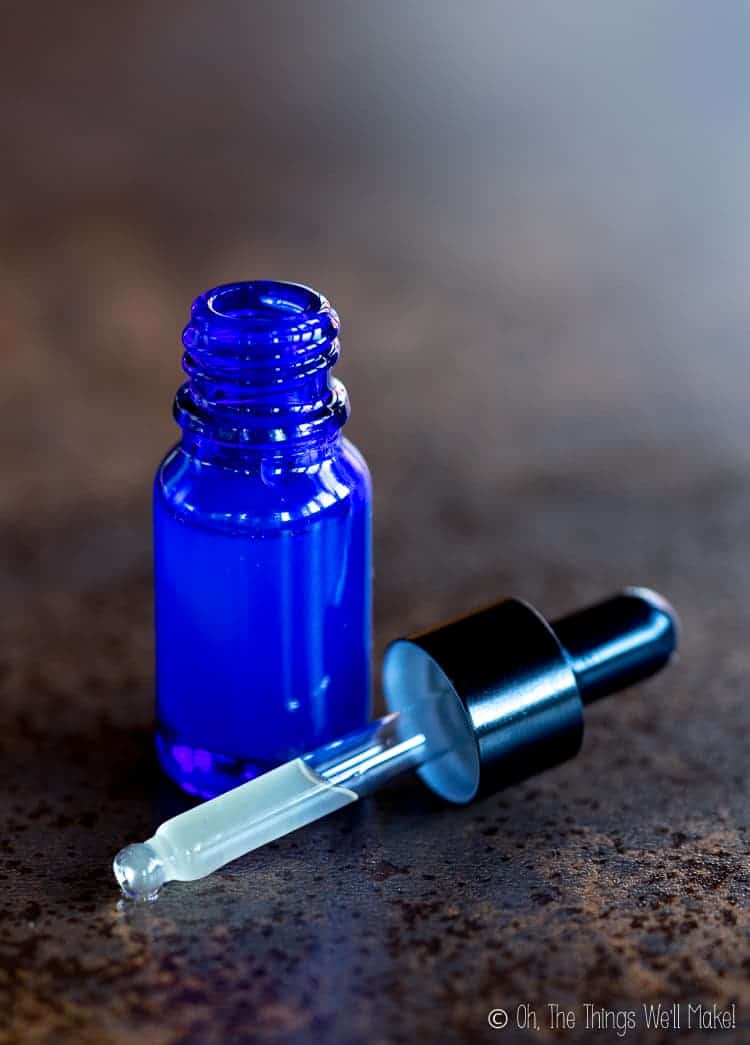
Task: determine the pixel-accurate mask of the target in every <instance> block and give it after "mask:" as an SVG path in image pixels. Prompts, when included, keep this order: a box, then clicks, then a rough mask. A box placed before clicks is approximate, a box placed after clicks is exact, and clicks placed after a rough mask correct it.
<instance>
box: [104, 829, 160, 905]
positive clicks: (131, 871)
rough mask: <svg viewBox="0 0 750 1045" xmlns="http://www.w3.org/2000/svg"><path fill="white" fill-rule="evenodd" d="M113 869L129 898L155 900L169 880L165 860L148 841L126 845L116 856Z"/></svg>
mask: <svg viewBox="0 0 750 1045" xmlns="http://www.w3.org/2000/svg"><path fill="white" fill-rule="evenodd" d="M112 870H113V871H114V874H115V878H116V879H117V884H118V885H119V886H120V889H122V892H123V894H124V895H125V896H126V897H127V898H128V899H129V900H155V899H156V897H157V896H158V895H159V890H160V889H161V887H162V886H163V885H164V883H165V882H166V880H167V873H166V868H165V866H164V861H163V860H162V858H161V857H160V856H159V854H158V853H157V852H156V850H155V849H154V848H153V846H151V845H150V844H149V843H148V842H138V843H136V844H134V845H126V846H125V848H124V849H121V850H120V852H119V853H118V854H117V856H116V857H115V858H114V861H113V862H112Z"/></svg>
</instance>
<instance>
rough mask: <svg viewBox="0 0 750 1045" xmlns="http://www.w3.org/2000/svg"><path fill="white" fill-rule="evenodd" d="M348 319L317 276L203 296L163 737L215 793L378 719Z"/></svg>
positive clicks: (181, 394)
mask: <svg viewBox="0 0 750 1045" xmlns="http://www.w3.org/2000/svg"><path fill="white" fill-rule="evenodd" d="M338 333H339V320H338V316H337V315H336V313H335V312H334V310H333V309H332V308H331V306H330V305H329V303H328V302H327V301H326V299H325V298H324V297H322V296H321V295H320V294H317V293H316V292H315V291H314V290H310V289H309V288H308V287H303V286H299V285H297V284H293V283H272V282H265V281H254V282H250V283H234V284H228V285H226V286H221V287H216V288H215V289H214V290H209V291H207V292H206V293H205V294H202V295H201V296H200V297H199V298H197V299H196V301H195V302H194V303H193V307H192V314H191V319H190V322H189V323H188V325H187V327H186V328H185V331H184V334H183V344H184V346H185V353H184V355H183V368H184V370H185V372H186V373H187V375H188V380H187V382H186V383H185V384H184V385H183V386H182V387H181V388H180V389H179V391H178V393H177V398H176V400H175V408H174V413H175V418H176V420H177V423H178V424H179V425H180V427H181V428H182V430H183V434H182V440H181V442H180V443H179V444H178V445H177V446H176V447H175V448H174V449H173V450H171V451H170V453H169V454H168V455H167V457H166V458H165V460H164V461H163V463H162V465H161V467H160V468H159V471H158V472H157V476H156V483H155V488H154V556H155V564H154V565H155V584H156V600H155V601H156V653H157V658H156V675H157V734H156V744H157V751H158V755H159V759H160V761H161V764H162V766H163V768H164V769H165V770H166V772H167V773H168V774H169V776H171V777H172V778H173V780H175V781H176V782H177V783H178V784H179V785H180V787H182V788H183V789H184V790H185V791H188V792H190V793H192V794H197V795H202V796H204V797H211V796H213V795H216V794H219V793H220V792H222V791H225V790H227V789H228V788H230V787H234V786H235V785H237V784H240V783H243V782H244V781H245V780H248V779H250V778H252V777H254V776H256V775H257V774H259V773H262V772H264V771H265V770H267V769H271V768H272V767H274V766H276V765H279V764H280V763H282V762H285V761H287V760H288V759H290V758H292V757H294V756H296V755H299V754H300V753H302V752H303V751H309V750H312V749H314V748H316V747H317V746H319V745H320V744H325V743H327V742H329V741H331V740H334V739H335V738H336V737H338V736H342V735H344V734H346V733H347V732H349V731H350V730H352V729H357V728H359V727H361V726H364V725H365V724H366V723H367V722H368V720H369V717H370V632H371V608H370V599H371V555H370V528H371V527H370V503H371V488H370V478H369V474H368V471H367V466H366V465H365V462H364V460H363V459H362V457H361V456H360V454H359V453H358V451H357V450H356V449H355V448H354V447H353V446H352V444H351V443H350V442H348V440H346V439H344V438H343V436H342V432H341V428H342V426H343V425H344V423H345V422H346V420H347V418H348V416H349V403H348V399H347V395H346V390H345V389H344V387H343V385H342V384H341V383H340V382H339V381H337V380H336V379H334V378H332V377H331V373H330V371H331V368H332V367H333V365H334V363H335V362H336V360H337V359H338V356H339V341H338Z"/></svg>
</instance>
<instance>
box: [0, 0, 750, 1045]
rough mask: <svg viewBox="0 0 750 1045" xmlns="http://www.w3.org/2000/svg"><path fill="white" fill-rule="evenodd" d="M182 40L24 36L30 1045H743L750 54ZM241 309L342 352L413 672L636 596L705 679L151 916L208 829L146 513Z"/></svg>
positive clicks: (205, 887) (511, 13)
mask: <svg viewBox="0 0 750 1045" xmlns="http://www.w3.org/2000/svg"><path fill="white" fill-rule="evenodd" d="M153 6H154V5H145V4H143V5H141V4H138V3H135V4H131V5H126V6H121V7H119V8H115V7H114V6H111V5H110V4H108V3H102V4H99V5H97V6H96V7H94V6H93V5H92V7H91V8H90V9H89V8H88V7H86V8H84V7H81V9H80V10H79V11H78V12H75V11H71V9H70V8H69V7H68V6H67V5H65V6H62V7H59V8H57V7H55V8H52V7H51V6H50V10H49V11H48V12H47V13H46V15H44V16H42V14H41V13H40V8H39V7H38V6H37V5H26V7H25V8H23V9H19V10H18V11H16V12H15V13H14V14H13V16H12V17H11V15H10V14H8V15H7V16H4V18H5V23H6V29H7V32H6V34H5V35H4V47H5V53H4V55H3V56H2V57H3V60H2V68H3V72H4V75H5V76H6V78H7V80H8V85H7V89H6V90H5V91H4V93H3V95H2V98H1V100H0V119H1V120H2V124H3V130H4V132H5V134H4V138H5V139H6V140H7V142H8V143H9V145H10V148H9V149H6V150H5V157H4V161H3V169H2V179H3V192H2V193H0V215H1V216H2V220H3V225H4V231H5V235H4V237H3V241H2V246H1V247H0V267H2V272H3V278H2V281H0V294H1V295H2V305H1V307H0V325H1V330H0V334H1V344H2V348H1V349H0V351H1V352H2V380H1V381H0V886H1V888H0V927H1V928H0V1042H2V1043H3V1045H4V1043H5V1042H13V1043H15V1042H19V1043H23V1045H26V1043H47V1042H50V1043H51V1042H54V1043H65V1045H68V1043H70V1045H89V1043H99V1042H106V1043H113V1045H120V1043H122V1045H131V1043H132V1045H152V1043H153V1045H162V1043H164V1045H167V1043H169V1045H171V1043H177V1042H187V1043H207V1045H208V1043H213V1042H216V1043H227V1042H243V1041H254V1040H258V1041H269V1042H291V1043H296V1042H299V1043H302V1042H305V1043H307V1042H316V1043H320V1045H329V1043H330V1045H338V1043H353V1045H359V1043H364V1042H383V1043H385V1042H411V1041H414V1040H421V1041H424V1042H441V1043H442V1042H446V1043H448V1042H473V1041H485V1040H486V1041H501V1040H524V1038H526V1039H528V1040H529V1041H544V1040H548V1039H549V1038H550V1037H552V1035H551V1034H550V1032H549V1030H548V1029H547V1028H546V1026H545V1023H546V1019H545V1006H546V1005H547V1004H548V1003H550V1002H559V1003H560V1004H562V1005H567V1006H570V1007H572V1008H574V1009H576V1011H577V1014H578V1021H579V1025H578V1028H577V1029H576V1030H575V1031H570V1032H567V1033H566V1034H564V1035H560V1036H559V1037H560V1038H561V1039H562V1040H565V1041H589V1040H591V1041H604V1040H613V1036H612V1034H611V1033H610V1034H609V1035H607V1034H593V1033H590V1032H586V1030H585V1027H584V1025H583V1013H582V1006H583V1005H584V1004H585V1003H587V1002H588V1003H593V1004H597V1005H603V1006H606V1007H608V1008H610V1009H617V1010H624V1009H630V1008H636V1009H638V1008H639V1007H640V1005H641V1004H642V1003H643V1002H649V1001H653V1000H660V1001H662V1002H670V1001H675V1000H678V1001H681V1002H685V1003H687V1002H689V1001H693V1002H694V1001H704V1002H707V1003H709V1004H714V1003H717V1004H719V1005H721V1006H724V1005H728V1004H729V1003H730V1002H732V1001H735V1002H736V1004H737V1019H738V1026H737V1029H736V1030H735V1031H734V1032H733V1033H732V1032H729V1033H725V1034H722V1033H720V1032H714V1033H713V1034H711V1033H706V1034H704V1035H701V1034H700V1033H698V1032H693V1033H692V1034H691V1035H689V1038H688V1040H690V1041H695V1042H698V1041H701V1040H706V1041H712V1042H716V1041H728V1040H737V1041H739V1040H750V1022H749V1021H750V958H749V957H748V955H749V954H750V948H748V940H749V939H750V933H749V930H750V856H749V854H748V845H749V842H750V838H749V836H748V831H749V829H750V814H749V813H748V768H747V766H748V757H747V753H748V744H749V743H750V702H749V701H748V699H747V692H748V678H750V653H749V652H748V648H749V647H748V638H747V637H748V631H749V628H750V619H749V611H748V606H750V553H749V549H750V478H749V477H748V472H749V470H750V455H749V454H748V449H747V448H748V446H750V424H748V420H747V416H748V415H747V410H746V399H747V383H748V380H747V379H748V367H747V362H746V358H747V340H748V339H747V330H748V326H750V323H749V322H748V321H749V320H750V316H749V315H748V308H747V304H746V297H747V294H746V280H745V279H744V277H743V273H745V274H746V272H747V270H748V265H749V263H750V246H749V245H748V244H747V243H746V242H745V238H746V236H745V234H744V233H743V232H742V221H743V218H742V215H743V214H744V211H743V207H745V206H746V202H745V200H746V186H747V176H746V175H747V158H746V155H745V149H744V146H743V142H744V141H745V140H746V134H743V131H746V127H744V128H743V123H744V122H745V116H744V113H743V112H742V111H741V107H740V106H739V103H737V102H736V98H737V97H740V98H742V97H745V96H746V90H745V88H747V87H748V84H747V82H746V81H747V75H748V74H747V63H746V57H745V54H744V49H740V50H741V53H738V46H739V45H736V44H735V41H738V40H740V41H741V40H743V39H746V34H747V30H748V26H747V24H746V21H747V18H746V16H742V17H741V16H740V15H739V14H738V13H735V14H730V13H729V11H730V8H729V5H727V7H723V8H722V13H721V14H720V13H719V10H718V8H715V7H709V5H705V6H704V7H703V9H702V10H703V12H704V13H703V14H702V15H701V14H700V13H699V12H700V7H697V8H696V7H692V8H689V10H690V11H691V14H689V15H684V17H683V14H682V12H684V11H685V10H686V9H687V5H685V7H682V8H681V14H680V17H679V18H676V17H673V12H672V11H671V7H670V5H669V4H665V5H663V6H662V7H660V9H659V13H657V9H656V8H654V7H653V5H645V4H644V5H642V4H640V3H638V2H634V3H633V4H628V5H623V6H622V8H621V10H620V11H619V13H618V11H616V10H614V5H604V6H606V7H608V8H609V12H608V13H602V6H600V5H588V4H583V3H582V4H579V5H560V6H559V7H558V6H557V5H545V4H541V5H539V7H540V11H539V12H538V14H537V16H536V17H534V16H532V15H530V14H528V13H527V11H528V9H530V8H531V7H532V6H536V5H528V8H527V6H526V5H522V4H519V5H502V4H499V5H496V6H494V7H493V5H488V7H487V8H485V7H484V6H483V5H477V15H476V17H475V19H473V20H472V21H471V24H470V25H469V24H466V23H465V22H464V21H463V16H459V15H458V14H457V13H456V12H457V11H458V7H457V6H456V5H451V4H448V3H442V0H441V2H436V3H435V4H434V5H430V13H429V17H428V16H427V15H426V14H425V13H424V12H423V11H422V10H421V9H420V6H419V5H403V4H392V5H382V4H375V3H373V4H366V5H361V9H360V10H356V8H357V7H358V5H347V4H344V3H342V4H337V3H325V4H322V5H309V6H308V5H301V4H299V5H291V4H284V3H279V4H274V5H257V7H256V9H255V11H254V12H253V13H252V14H251V13H250V7H249V5H244V4H243V5H240V4H233V3H229V2H217V3H216V4H213V5H211V7H212V16H211V19H210V22H207V20H206V15H205V11H206V7H205V5H202V4H198V3H185V4H180V5H177V4H171V3H165V4H163V5H158V7H159V10H158V13H157V12H155V11H154V9H153ZM458 6H460V5H458ZM480 6H481V17H480V15H479V8H480ZM732 10H735V11H736V10H737V9H734V8H733V9H732ZM562 11H565V14H564V16H563V15H562V14H561V12H562ZM666 54H668V55H669V59H668V61H666V62H665V60H664V56H665V55H666ZM738 84H739V85H740V86H739V88H738ZM246 274H250V275H252V274H255V275H269V276H282V277H287V278H295V279H301V280H304V281H307V282H310V283H313V284H315V285H316V286H318V287H320V288H321V289H323V290H324V291H325V292H326V293H328V294H329V295H330V296H331V298H332V299H333V301H334V302H335V304H336V305H337V306H338V308H339V310H340V312H341V314H342V317H343V320H344V334H345V336H344V351H345V356H344V359H343V361H342V363H341V365H340V368H339V369H340V372H341V376H342V377H343V378H344V380H345V381H346V383H347V385H348V387H349V390H350V393H351V396H352V400H353V407H354V414H353V418H352V422H351V424H350V431H351V434H352V436H353V438H354V439H355V441H356V442H357V443H358V444H359V446H360V447H361V449H362V450H363V451H364V452H365V454H366V456H367V457H368V460H369V461H370V463H371V465H372V470H373V473H374V478H375V488H376V563H377V578H376V579H377V596H376V629H377V635H376V650H377V655H378V657H379V656H380V653H381V652H382V649H383V646H384V644H385V642H386V641H387V640H388V639H389V638H392V637H394V636H395V635H398V634H400V633H403V632H404V631H408V630H410V629H412V628H415V627H417V626H422V625H428V624H430V623H433V622H436V621H438V620H440V619H441V618H443V617H445V616H448V615H453V614H456V613H459V612H461V611H464V610H468V609H470V608H471V607H472V606H473V605H476V604H481V603H483V602H487V601H489V600H491V599H494V598H497V597H500V596H502V595H504V594H510V593H514V594H518V595H521V596H523V597H525V598H528V599H529V600H531V601H532V602H534V603H535V604H536V605H538V606H539V607H540V609H542V610H544V611H546V612H547V613H548V614H550V615H551V616H554V615H557V614H559V613H561V612H564V611H565V610H568V609H572V608H574V607H576V606H577V605H579V604H582V603H585V602H586V601H587V600H593V599H596V598H598V597H600V596H603V595H605V594H607V593H608V592H610V591H611V590H613V589H615V588H617V587H620V586H622V585H624V584H629V583H639V584H648V585H650V586H652V587H654V588H657V589H658V590H660V591H663V592H664V594H666V595H667V596H669V597H670V598H671V599H672V600H673V601H674V603H675V604H676V606H677V607H678V609H679V611H680V613H681V616H682V622H683V642H682V656H681V659H680V661H679V663H678V664H677V665H675V666H673V667H671V668H670V669H669V670H668V672H666V673H665V674H664V675H662V676H660V677H659V678H657V679H654V680H652V681H651V682H649V683H648V684H647V685H644V686H642V687H640V688H638V689H637V690H635V691H633V692H628V693H625V694H622V695H619V696H618V697H616V698H613V699H612V700H610V701H609V702H604V703H602V704H600V705H597V706H596V707H594V708H592V709H591V711H590V714H589V716H588V725H587V733H586V739H585V744H584V748H583V751H582V753H581V755H580V756H579V757H578V759H577V760H576V761H575V762H573V763H570V764H568V765H566V766H563V767H561V768H559V769H557V770H555V771H553V772H550V773H547V774H546V775H544V776H542V777H539V778H538V779H535V780H533V781H530V782H529V783H527V784H525V785H523V786H520V787H517V788H515V789H513V790H509V791H507V792H505V793H504V794H502V795H499V796H496V797H493V798H489V799H487V800H485V801H483V802H482V803H480V804H477V805H475V806H474V807H471V808H466V809H463V810H447V809H445V808H443V807H441V806H440V805H439V803H438V802H437V801H436V800H433V799H432V798H431V797H430V796H429V795H428V794H427V793H426V791H424V790H423V789H422V788H421V787H420V785H418V784H417V783H416V782H413V783H409V784H406V785H405V786H403V787H401V788H399V789H398V790H395V789H393V790H390V791H388V792H386V793H384V794H381V795H379V796H376V797H374V798H372V799H371V800H368V801H366V802H362V803H360V804H358V805H357V806H356V807H354V808H351V809H346V810H344V811H341V812H340V813H338V814H337V815H336V816H334V817H331V818H330V819H329V820H328V821H325V822H323V823H321V824H319V825H315V826H313V827H311V828H309V829H307V830H305V831H303V832H300V833H299V834H298V835H296V836H294V837H290V838H287V839H284V840H281V841H279V842H277V843H274V844H273V845H271V846H269V847H267V848H266V849H264V850H262V851H260V852H258V853H256V854H254V855H252V856H249V857H247V858H245V859H243V860H240V861H238V862H237V863H235V864H233V865H231V866H230V867H228V868H226V869H225V870H223V871H222V872H220V873H218V874H216V875H214V876H213V877H211V878H209V879H207V880H205V881H203V882H198V883H195V884H194V885H184V886H183V885H172V886H170V887H168V888H167V889H166V890H165V892H164V895H163V897H162V898H161V899H160V900H159V902H158V903H156V904H154V905H149V906H142V907H133V906H123V905H122V904H119V903H118V898H117V895H116V892H115V888H114V884H113V880H112V878H111V875H110V870H109V864H110V860H111V857H112V855H113V854H114V852H115V851H116V850H117V849H118V848H119V847H120V846H121V845H122V844H123V843H124V842H126V841H130V840H136V839H139V838H142V837H145V836H146V835H147V834H148V833H149V832H150V830H151V829H152V827H153V826H154V825H155V824H156V823H157V822H159V821H160V820H161V819H163V818H165V817H166V816H167V815H170V814H171V813H172V812H174V811H176V810H177V809H178V808H180V805H181V799H180V798H179V796H177V795H176V794H175V793H174V792H172V791H170V789H169V788H168V787H167V786H166V785H165V784H164V783H163V782H162V781H161V780H160V778H159V776H158V774H157V772H156V770H155V767H154V764H153V760H152V756H151V748H150V733H149V729H150V722H151V713H152V699H153V697H152V637H151V604H150V578H149V568H150V566H149V558H150V550H149V520H148V495H149V483H150V475H151V472H152V470H153V468H154V466H155V464H156V461H157V460H158V458H159V456H160V455H161V453H162V452H163V450H164V449H165V448H166V446H167V445H168V443H169V440H170V439H173V438H174V431H173V429H172V426H171V423H170V417H169V403H170V398H171V395H172V392H173V390H174V387H175V386H176V384H177V381H178V380H179V371H178V365H177V361H178V351H179V349H178V334H179V328H180V325H181V323H182V322H183V321H184V318H185V314H186V309H187V305H188V303H189V300H190V298H191V297H192V296H193V295H194V294H195V293H196V292H197V291H199V290H200V289H202V288H203V287H205V286H208V285H210V284H212V283H215V282H220V281H221V280H223V279H228V278H232V277H237V276H243V275H246ZM523 1002H529V1003H531V1004H532V1005H534V1006H535V1007H536V1008H537V1010H538V1013H539V1018H540V1023H541V1024H542V1029H541V1030H539V1031H536V1032H528V1033H527V1034H526V1035H524V1034H523V1033H521V1032H516V1033H515V1034H514V1035H513V1036H509V1032H508V1031H505V1032H502V1031H492V1030H491V1029H490V1028H489V1027H488V1025H487V1013H488V1010H490V1009H491V1008H494V1007H498V1006H502V1007H505V1008H507V1009H509V1010H511V1011H513V1010H515V1008H516V1006H517V1005H519V1004H521V1003H523ZM662 1037H663V1039H664V1040H673V1035H671V1034H668V1033H667V1034H665V1035H663V1036H660V1035H658V1034H655V1033H651V1034H649V1033H647V1032H646V1031H644V1030H643V1027H642V1021H640V1020H639V1025H638V1028H637V1029H636V1030H634V1031H632V1032H630V1033H629V1034H628V1035H627V1037H626V1039H625V1040H627V1041H634V1040H648V1041H649V1042H651V1041H654V1042H656V1041H658V1040H662Z"/></svg>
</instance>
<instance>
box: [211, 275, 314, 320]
mask: <svg viewBox="0 0 750 1045" xmlns="http://www.w3.org/2000/svg"><path fill="white" fill-rule="evenodd" d="M206 303H207V305H208V309H209V311H210V312H211V313H213V315H215V316H218V317H220V318H221V319H255V320H259V321H261V322H263V321H264V320H265V321H268V322H278V321H279V320H281V321H283V320H284V319H285V318H287V317H288V318H291V319H296V318H298V317H299V316H302V315H311V314H313V315H314V314H315V313H317V312H320V310H321V308H322V307H323V301H322V299H321V297H320V295H319V294H316V293H315V291H314V290H310V289H309V287H304V286H300V285H298V284H295V283H271V282H268V281H265V280H262V281H257V280H256V281H253V282H250V283H235V284H228V285H227V286H223V287H217V288H216V289H215V290H212V291H209V293H208V294H207V295H206Z"/></svg>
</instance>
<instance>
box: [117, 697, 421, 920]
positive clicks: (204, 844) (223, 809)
mask: <svg viewBox="0 0 750 1045" xmlns="http://www.w3.org/2000/svg"><path fill="white" fill-rule="evenodd" d="M440 753H441V752H440V750H439V748H438V747H437V735H436V733H433V736H432V738H430V739H428V737H426V736H425V734H424V733H422V732H420V731H419V730H418V729H417V728H416V726H415V723H414V715H413V714H410V713H409V712H401V713H399V712H393V713H391V714H388V715H385V716H384V717H383V718H379V719H376V720H374V721H373V722H371V723H370V724H369V725H368V726H367V727H366V728H364V729H362V730H358V731H356V732H354V733H350V734H349V735H348V736H345V737H343V738H342V739H340V740H337V741H335V742H334V743H332V744H328V745H326V746H325V747H321V748H318V750H316V751H314V752H312V753H310V754H307V755H304V756H302V757H301V758H295V759H293V760H292V761H291V762H287V763H285V764H284V765H282V766H279V767H278V768H277V769H272V770H271V771H270V772H268V773H264V774H263V776H260V777H257V778H256V779H254V780H250V781H248V782H247V783H246V784H241V785H240V786H239V787H235V788H233V789H232V790H231V791H227V792H226V793H225V794H223V795H219V796H218V798H212V799H210V800H209V801H208V802H204V803H203V804H202V805H199V806H196V807H195V808H194V809H189V810H188V811H187V812H185V813H181V814H180V815H179V816H175V817H173V818H172V819H171V820H167V821H166V822H165V823H163V824H162V825H161V827H159V829H158V830H157V832H156V834H155V835H154V836H153V837H152V838H149V839H148V841H146V842H141V843H138V844H135V845H129V846H126V847H125V848H124V849H122V850H121V851H120V852H119V853H118V854H117V856H116V857H115V860H114V865H113V867H114V872H115V877H116V878H117V881H118V883H119V885H120V888H121V889H122V891H123V892H124V893H125V895H126V896H128V897H131V898H133V899H138V900H151V899H154V898H155V897H156V895H157V893H158V892H159V889H160V888H161V886H162V885H163V884H164V883H165V882H169V881H180V882H189V881H193V880H194V879H197V878H203V877H204V876H205V875H208V874H211V873H212V872H213V871H216V870H217V869H218V868H219V867H223V865H224V864H227V863H229V862H230V861H231V860H236V859H237V857H239V856H242V855H243V854H244V853H249V852H251V851H252V850H253V849H258V848H259V847H260V846H262V845H266V844H267V843H268V842H272V841H273V840H274V839H275V838H280V837H281V836H282V835H285V834H289V832H290V831H296V830H297V829H298V828H300V827H304V825H305V824H309V823H311V822H312V821H313V820H319V819H320V818H321V817H323V816H326V815H327V814H328V813H333V812H334V811H335V810H337V809H340V808H341V807H342V806H345V805H349V803H351V802H356V801H357V799H358V798H361V797H362V796H363V795H367V794H370V793H371V792H373V791H375V790H376V789H377V788H379V787H381V786H382V785H383V784H384V783H386V781H388V780H391V779H392V778H393V777H395V776H397V775H398V774H400V773H404V772H406V771H407V770H410V769H415V768H416V767H417V766H420V765H423V764H424V763H425V762H426V761H428V760H429V759H430V758H431V757H434V756H435V755H437V754H440Z"/></svg>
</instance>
